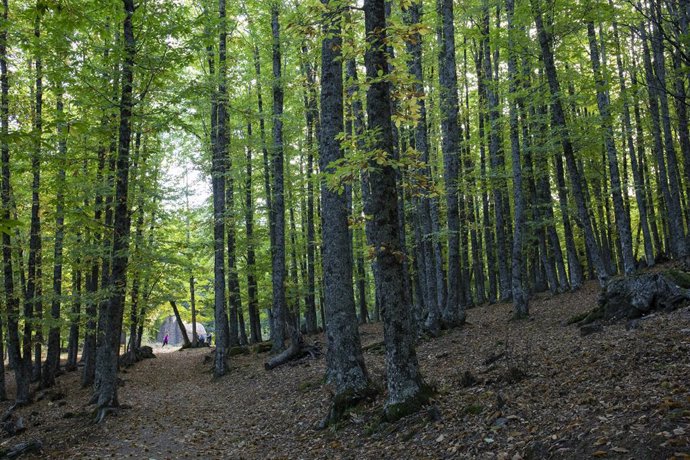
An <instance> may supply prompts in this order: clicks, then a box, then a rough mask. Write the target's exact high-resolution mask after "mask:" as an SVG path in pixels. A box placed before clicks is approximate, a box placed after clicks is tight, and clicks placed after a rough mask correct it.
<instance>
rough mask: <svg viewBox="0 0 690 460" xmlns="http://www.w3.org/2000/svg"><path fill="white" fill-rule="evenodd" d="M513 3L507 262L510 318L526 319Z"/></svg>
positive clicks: (509, 10) (510, 1)
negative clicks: (511, 214) (511, 206)
mask: <svg viewBox="0 0 690 460" xmlns="http://www.w3.org/2000/svg"><path fill="white" fill-rule="evenodd" d="M514 9H515V2H514V0H506V14H507V16H508V78H509V80H510V83H509V90H508V91H509V93H510V98H511V100H510V102H509V105H508V113H509V117H510V152H511V159H512V163H513V197H514V203H515V225H514V226H513V251H512V262H511V293H512V296H513V315H514V317H516V318H524V317H526V316H528V315H529V299H528V295H527V291H526V289H525V286H524V279H523V276H522V274H523V260H522V254H523V247H522V246H523V236H522V230H523V227H524V226H525V197H524V193H523V188H522V165H521V161H522V160H521V158H520V134H519V126H518V108H517V100H516V93H517V87H518V70H517V62H516V58H515V53H516V50H515V41H514V40H515V31H516V29H515V26H514V24H513V12H514Z"/></svg>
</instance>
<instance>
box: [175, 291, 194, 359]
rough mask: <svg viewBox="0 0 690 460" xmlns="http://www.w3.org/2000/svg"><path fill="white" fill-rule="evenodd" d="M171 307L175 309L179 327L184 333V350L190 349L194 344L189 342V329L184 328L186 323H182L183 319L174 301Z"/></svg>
mask: <svg viewBox="0 0 690 460" xmlns="http://www.w3.org/2000/svg"><path fill="white" fill-rule="evenodd" d="M170 306H171V307H172V309H173V313H175V319H176V320H177V327H179V328H180V332H181V333H182V348H189V347H191V346H192V342H190V341H189V334H187V328H186V327H184V323H183V322H182V317H181V316H180V310H179V309H178V308H177V303H176V302H175V301H174V300H171V301H170Z"/></svg>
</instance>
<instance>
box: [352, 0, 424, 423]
mask: <svg viewBox="0 0 690 460" xmlns="http://www.w3.org/2000/svg"><path fill="white" fill-rule="evenodd" d="M364 17H365V33H366V40H367V45H368V46H367V51H366V54H365V64H366V69H367V79H369V81H370V85H369V89H368V91H367V115H368V117H367V121H368V128H369V131H370V132H374V133H376V138H375V140H374V141H373V143H372V147H373V148H374V149H375V150H378V151H381V152H383V153H385V155H386V158H387V159H388V162H387V164H384V165H382V166H377V167H375V168H372V170H371V171H370V172H369V180H368V181H367V183H368V186H369V193H368V199H367V201H366V203H365V209H366V213H367V214H368V215H370V216H372V229H371V230H372V232H371V239H370V241H369V243H370V244H371V245H372V246H373V247H374V254H375V257H376V260H377V264H378V269H377V270H376V272H375V276H376V290H377V296H378V297H379V299H380V302H381V313H382V315H383V331H384V340H385V343H386V369H387V388H388V395H387V398H386V404H385V408H384V412H385V415H386V417H387V418H388V419H389V420H396V419H398V418H400V417H402V416H404V415H407V414H408V413H410V412H413V411H415V410H417V409H418V408H419V407H421V405H422V404H424V403H425V402H426V401H427V398H428V394H427V392H426V391H425V390H426V385H425V384H424V382H423V380H422V377H421V375H420V373H419V365H418V363H417V356H416V353H415V346H414V340H415V337H414V334H413V326H412V323H411V319H412V318H411V313H412V312H411V308H410V305H409V303H408V299H406V296H405V292H404V286H403V282H402V281H403V266H402V260H401V255H402V252H401V250H402V248H400V247H399V244H400V229H399V228H398V216H397V212H398V209H397V194H396V184H395V170H394V169H393V167H392V166H391V164H390V160H391V159H392V156H393V132H392V131H393V129H392V124H391V111H390V110H391V103H390V88H389V82H388V81H387V80H385V76H386V75H387V74H388V64H387V62H386V53H385V45H384V44H385V43H386V15H385V6H384V2H383V0H366V1H365V3H364ZM381 76H383V77H384V79H382V78H380V77H381ZM372 163H373V162H372ZM372 166H373V165H372Z"/></svg>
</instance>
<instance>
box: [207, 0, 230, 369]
mask: <svg viewBox="0 0 690 460" xmlns="http://www.w3.org/2000/svg"><path fill="white" fill-rule="evenodd" d="M218 17H219V20H220V23H219V32H218V90H217V91H214V93H215V99H214V101H212V103H211V105H212V107H211V111H212V112H214V113H215V120H213V118H212V119H211V123H212V125H213V124H214V121H215V125H214V126H212V128H211V129H212V132H213V136H214V139H213V140H212V148H213V163H212V180H213V240H214V244H213V249H214V258H213V264H214V270H213V273H214V283H213V286H214V287H213V291H214V318H215V322H216V354H215V360H214V367H213V375H214V376H215V377H222V376H224V375H225V374H226V373H227V372H228V364H227V350H228V346H229V335H230V331H229V327H228V312H227V310H226V304H225V248H224V244H223V243H224V239H225V174H226V168H225V166H226V157H227V154H226V151H227V146H228V143H227V137H226V135H227V131H226V129H227V126H226V125H227V119H226V115H227V112H226V110H227V89H226V75H225V72H226V46H227V20H226V17H225V0H218Z"/></svg>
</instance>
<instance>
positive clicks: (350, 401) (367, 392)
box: [317, 383, 380, 430]
mask: <svg viewBox="0 0 690 460" xmlns="http://www.w3.org/2000/svg"><path fill="white" fill-rule="evenodd" d="M379 391H380V389H379V388H377V387H376V386H374V385H373V384H371V383H370V384H368V385H367V386H366V387H364V388H362V389H361V390H358V391H354V390H348V391H345V392H343V393H341V394H339V395H334V396H333V400H332V401H331V406H330V408H329V410H328V414H327V415H326V418H324V419H323V420H322V421H321V422H320V423H319V425H318V427H317V428H318V429H320V430H323V429H325V428H328V427H329V426H331V425H333V424H335V423H338V422H339V421H340V420H342V418H343V417H344V416H345V415H347V414H348V413H349V412H350V410H351V409H353V408H355V407H357V406H358V405H359V404H360V403H362V402H363V401H371V400H372V399H373V398H374V397H376V395H377V394H378V393H379Z"/></svg>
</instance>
